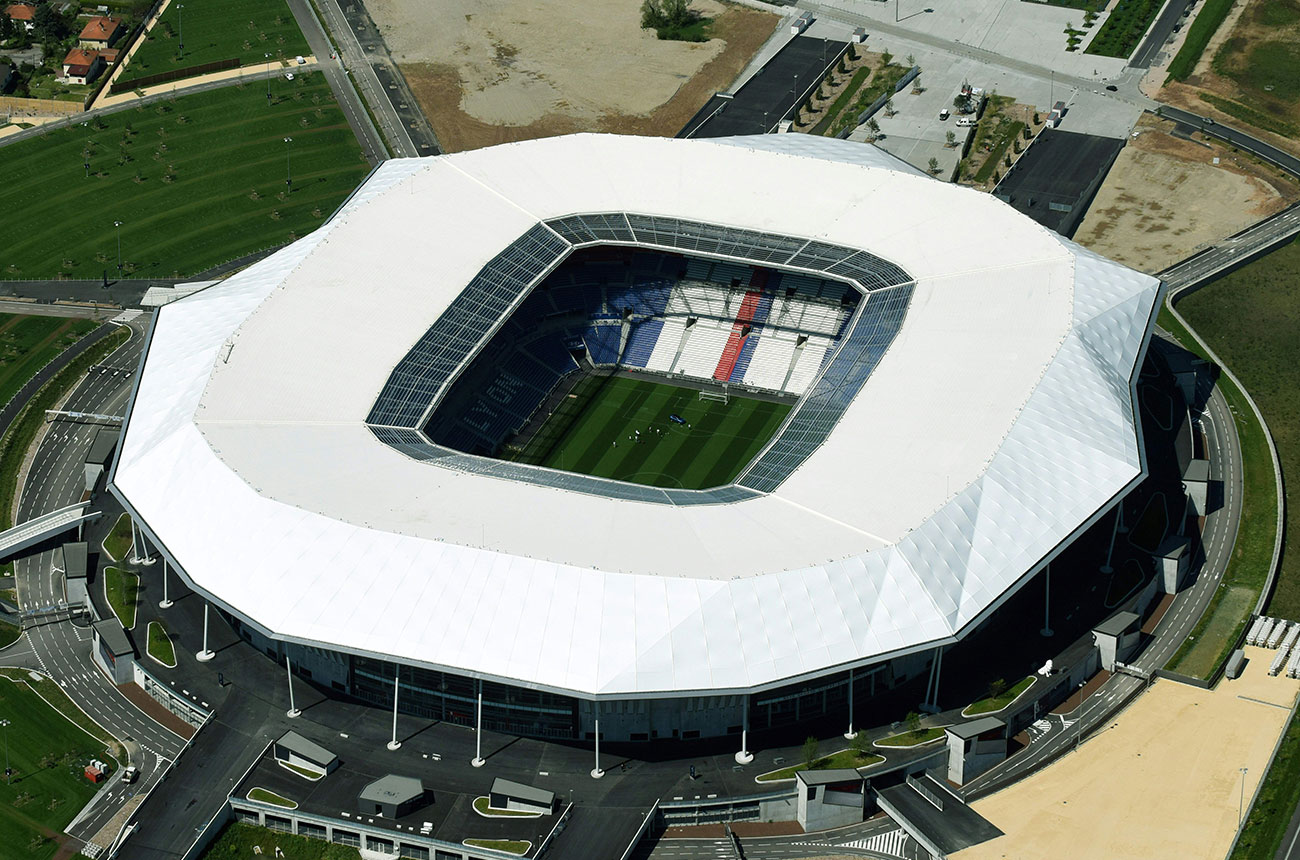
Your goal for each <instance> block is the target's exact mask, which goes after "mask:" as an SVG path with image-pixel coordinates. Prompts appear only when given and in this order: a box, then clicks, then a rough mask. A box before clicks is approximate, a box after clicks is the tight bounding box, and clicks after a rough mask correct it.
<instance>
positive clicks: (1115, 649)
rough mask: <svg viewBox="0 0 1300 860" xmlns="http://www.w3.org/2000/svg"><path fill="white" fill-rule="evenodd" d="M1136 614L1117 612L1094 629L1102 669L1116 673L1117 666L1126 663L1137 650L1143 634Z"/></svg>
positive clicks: (1094, 639) (1093, 639)
mask: <svg viewBox="0 0 1300 860" xmlns="http://www.w3.org/2000/svg"><path fill="white" fill-rule="evenodd" d="M1138 620H1139V619H1138V615H1137V613H1136V612H1116V613H1115V614H1114V615H1112V616H1111V617H1109V618H1107V619H1106V620H1105V621H1103V622H1101V623H1100V624H1098V625H1097V626H1096V627H1094V628H1092V641H1093V642H1094V643H1095V644H1096V646H1097V650H1098V651H1099V652H1100V653H1101V668H1103V669H1105V670H1106V671H1107V672H1114V671H1115V664H1116V663H1117V662H1118V663H1122V662H1124V661H1125V660H1126V659H1127V658H1128V655H1129V654H1131V653H1133V650H1134V649H1135V648H1137V644H1138V640H1140V639H1141V638H1142V632H1141V631H1140V630H1138Z"/></svg>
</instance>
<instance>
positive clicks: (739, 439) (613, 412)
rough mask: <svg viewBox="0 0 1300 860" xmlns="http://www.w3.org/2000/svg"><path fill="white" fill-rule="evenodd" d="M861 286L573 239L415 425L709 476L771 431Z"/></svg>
mask: <svg viewBox="0 0 1300 860" xmlns="http://www.w3.org/2000/svg"><path fill="white" fill-rule="evenodd" d="M860 299H861V293H859V292H858V291H857V290H856V289H854V288H853V287H851V286H850V285H848V284H846V283H843V282H840V281H836V280H829V279H825V278H818V277H813V276H810V275H806V274H800V273H793V272H784V271H778V270H776V269H772V268H768V267H763V266H756V265H746V264H741V263H736V262H729V261H722V260H710V259H702V258H695V257H687V256H683V255H680V254H673V253H665V252H657V251H646V250H640V249H634V248H621V247H594V248H588V249H585V250H581V251H578V252H576V253H574V254H573V255H572V256H571V257H569V258H568V259H567V260H566V261H565V262H564V263H563V264H562V265H561V266H560V267H558V268H557V269H556V270H555V271H554V272H552V273H551V274H550V275H549V276H548V277H547V278H546V279H545V280H543V281H542V282H541V283H540V284H538V285H537V287H536V288H535V289H534V290H533V291H532V292H531V293H530V294H529V295H528V296H527V297H526V298H525V299H524V300H523V302H521V303H520V305H519V307H518V308H517V309H516V310H515V311H514V313H513V314H512V315H511V316H510V317H509V318H508V319H507V320H506V321H505V322H504V323H503V324H502V325H501V327H500V328H499V329H498V330H497V332H496V333H495V334H494V335H493V336H492V338H491V339H490V340H489V341H488V343H487V344H486V345H485V346H484V347H483V348H482V349H481V350H480V351H479V353H478V354H477V355H476V356H475V357H474V359H473V360H472V361H471V362H470V363H469V364H468V365H467V366H466V367H465V368H464V369H463V371H462V372H461V373H460V375H459V376H458V377H457V378H456V380H455V381H454V382H453V383H452V385H451V386H450V388H449V390H448V391H447V393H446V395H445V396H444V397H443V398H442V399H441V401H440V402H439V403H438V404H437V406H436V407H435V409H434V411H433V413H432V414H431V416H430V417H429V419H428V421H427V422H426V423H425V426H424V430H425V433H426V434H427V435H428V436H429V438H430V439H431V440H432V441H433V442H435V443H436V444H440V445H444V446H446V447H449V448H453V449H455V450H458V451H462V452H464V453H468V454H476V455H480V456H486V457H492V458H497V459H505V460H514V461H517V462H522V463H527V464H531V465H540V466H546V467H549V468H554V469H559V470H562V471H569V472H577V473H580V474H584V475H593V476H596V477H601V478H612V479H615V480H620V481H628V482H631V483H637V484H646V485H650V486H657V487H675V488H680V489H688V490H694V489H707V488H710V487H716V486H721V485H724V484H727V483H728V482H730V481H731V480H732V479H734V478H735V477H736V475H737V474H739V473H740V471H741V470H742V469H743V468H744V467H745V466H746V465H747V464H748V463H749V462H750V461H751V460H753V459H754V457H755V456H756V455H757V454H758V453H759V452H760V451H761V450H762V449H763V447H764V446H765V445H766V444H767V442H768V441H769V440H770V439H771V438H772V437H773V435H774V434H775V433H776V431H777V430H778V429H780V427H781V425H782V423H783V422H784V420H785V418H786V416H787V415H788V414H789V412H790V410H791V408H792V407H793V406H794V404H795V403H796V402H797V401H798V399H799V397H800V396H801V395H802V394H803V393H804V392H805V391H806V390H807V389H808V388H809V386H810V385H811V384H812V383H813V381H814V380H815V379H816V376H817V374H818V372H819V371H820V370H821V368H822V367H823V366H824V365H825V363H826V362H827V360H828V358H829V357H830V355H831V354H832V352H833V351H834V348H835V346H836V344H837V342H838V340H839V338H840V336H841V334H842V333H843V332H844V330H845V328H846V326H847V325H848V323H849V321H850V320H851V319H852V318H853V314H854V312H855V310H856V309H857V305H858V303H859V301H860Z"/></svg>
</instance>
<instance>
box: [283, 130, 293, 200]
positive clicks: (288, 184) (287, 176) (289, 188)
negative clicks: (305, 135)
mask: <svg viewBox="0 0 1300 860" xmlns="http://www.w3.org/2000/svg"><path fill="white" fill-rule="evenodd" d="M291 143H293V138H292V137H286V138H285V139H284V193H285V196H286V197H287V196H288V195H290V194H292V193H293V174H292V173H290V172H289V152H290V150H289V144H291Z"/></svg>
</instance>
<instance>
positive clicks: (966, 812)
mask: <svg viewBox="0 0 1300 860" xmlns="http://www.w3.org/2000/svg"><path fill="white" fill-rule="evenodd" d="M876 799H877V800H878V802H879V803H880V808H881V809H883V810H884V811H885V812H887V813H888V814H889V817H890V818H892V819H894V821H896V822H898V825H899V826H900V827H902V828H903V830H905V831H907V835H908V836H911V837H912V838H913V839H915V840H916V841H917V842H919V843H921V845H922V847H924V848H925V849H926V850H927V851H929V852H930V853H931V854H932V855H934V856H935V857H940V858H942V857H947V856H948V855H949V854H954V853H956V852H958V851H961V850H962V849H964V848H969V847H971V846H972V845H979V844H980V843H982V842H988V841H989V840H990V839H996V838H997V837H999V836H1001V835H1002V831H1001V830H999V829H997V828H996V827H994V826H993V825H992V824H991V823H990V822H989V821H988V820H987V819H985V818H984V817H983V816H981V815H980V814H979V813H978V812H976V811H975V810H973V809H971V808H970V807H969V806H967V805H966V804H965V803H963V802H962V800H961V798H959V797H957V795H955V794H953V793H952V792H951V791H949V790H948V788H947V787H945V786H944V785H943V783H941V782H939V781H938V780H936V779H935V778H934V777H932V776H930V775H929V774H926V775H925V776H923V777H921V778H919V779H918V778H916V777H911V776H909V777H908V778H907V782H905V783H904V784H902V785H895V786H892V787H890V788H885V789H881V790H880V791H879V792H878V793H877V795H876Z"/></svg>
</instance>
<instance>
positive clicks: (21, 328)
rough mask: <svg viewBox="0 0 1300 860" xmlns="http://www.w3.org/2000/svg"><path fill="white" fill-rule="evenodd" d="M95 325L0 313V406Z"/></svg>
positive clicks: (55, 318) (86, 322) (84, 321)
mask: <svg viewBox="0 0 1300 860" xmlns="http://www.w3.org/2000/svg"><path fill="white" fill-rule="evenodd" d="M95 325H96V323H94V322H91V321H90V320H71V319H65V318H62V317H28V316H18V315H15V314H0V405H3V404H5V403H8V402H9V401H10V400H12V399H13V396H14V395H15V394H17V393H18V390H19V389H20V388H22V387H23V386H24V385H25V384H26V383H27V380H29V379H31V378H32V377H33V376H35V375H36V372H37V371H39V370H40V369H41V368H42V367H44V366H45V365H47V364H49V363H50V361H51V360H52V359H53V358H54V357H55V356H56V355H58V354H59V353H61V352H63V350H65V349H67V348H68V347H70V346H72V345H73V344H74V343H76V342H77V341H78V340H80V339H81V338H82V337H83V336H84V335H86V334H88V333H89V332H90V331H92V330H93V329H94V328H95Z"/></svg>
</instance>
